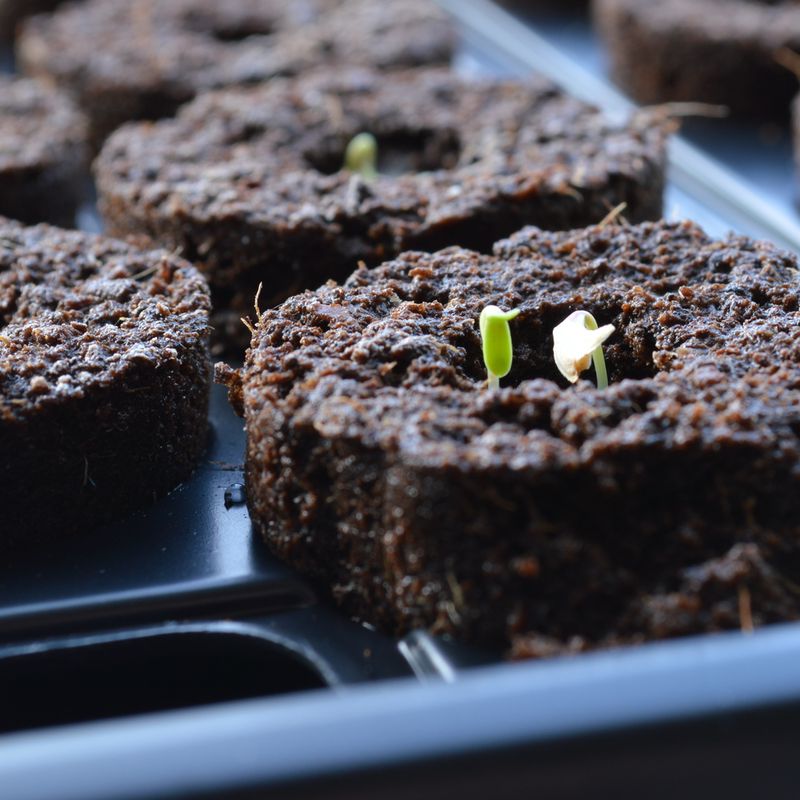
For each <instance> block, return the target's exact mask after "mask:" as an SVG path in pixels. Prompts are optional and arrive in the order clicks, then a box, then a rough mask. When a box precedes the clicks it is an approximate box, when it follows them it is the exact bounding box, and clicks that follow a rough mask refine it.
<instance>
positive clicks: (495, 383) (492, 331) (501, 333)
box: [479, 306, 519, 389]
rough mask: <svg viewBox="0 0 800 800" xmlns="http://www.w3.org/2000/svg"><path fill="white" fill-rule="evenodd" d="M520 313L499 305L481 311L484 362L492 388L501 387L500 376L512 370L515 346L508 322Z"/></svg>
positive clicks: (503, 376) (488, 382)
mask: <svg viewBox="0 0 800 800" xmlns="http://www.w3.org/2000/svg"><path fill="white" fill-rule="evenodd" d="M518 315H519V309H518V308H515V309H514V310H513V311H501V310H500V309H499V308H498V307H497V306H486V308H484V309H483V311H481V316H480V321H479V325H480V329H481V341H482V343H483V363H484V364H486V373H487V380H486V384H487V386H488V387H489V388H490V389H499V388H500V378H505V376H506V375H508V373H509V372H511V362H512V360H513V357H514V347H513V345H512V343H511V328H510V327H509V325H508V323H509V322H510V321H511V320H512V319H514V318H515V317H517V316H518Z"/></svg>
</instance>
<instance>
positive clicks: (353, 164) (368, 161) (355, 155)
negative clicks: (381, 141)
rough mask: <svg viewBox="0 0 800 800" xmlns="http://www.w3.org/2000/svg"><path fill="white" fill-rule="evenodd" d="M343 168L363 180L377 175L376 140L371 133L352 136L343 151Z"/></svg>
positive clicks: (371, 178)
mask: <svg viewBox="0 0 800 800" xmlns="http://www.w3.org/2000/svg"><path fill="white" fill-rule="evenodd" d="M344 168H345V169H346V170H348V171H349V172H353V173H355V174H356V175H360V176H361V177H362V178H364V180H368V181H369V180H373V179H375V178H377V177H378V140H377V139H376V138H375V137H374V136H373V135H372V134H371V133H359V134H357V135H356V136H354V137H353V138H352V139H351V140H350V142H349V143H348V145H347V149H346V150H345V151H344Z"/></svg>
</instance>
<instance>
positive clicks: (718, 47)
mask: <svg viewBox="0 0 800 800" xmlns="http://www.w3.org/2000/svg"><path fill="white" fill-rule="evenodd" d="M593 13H594V18H595V22H596V25H597V28H598V30H599V32H600V35H601V36H602V38H603V39H604V40H605V42H606V44H607V46H608V51H609V55H610V58H611V71H612V76H613V78H614V80H615V81H616V83H618V84H619V85H620V86H621V87H622V88H623V89H624V90H625V91H626V92H627V93H628V94H629V95H631V97H633V98H634V99H635V100H637V101H638V102H640V103H650V104H652V103H663V102H670V101H701V102H706V103H716V104H721V105H725V106H727V107H728V108H730V109H731V110H732V111H733V112H734V113H736V114H742V115H748V116H759V117H784V118H785V117H787V116H788V113H789V104H790V103H791V100H792V97H793V96H794V94H795V93H796V92H797V78H796V77H795V76H794V75H792V74H791V73H790V72H789V71H788V70H787V69H786V68H784V67H783V66H781V65H780V64H779V63H778V61H777V60H776V54H777V53H778V52H779V51H780V50H781V49H782V48H788V49H790V50H795V51H796V50H800V5H798V4H797V3H795V2H789V1H788V0H786V1H785V2H764V1H763V0H761V1H759V0H593Z"/></svg>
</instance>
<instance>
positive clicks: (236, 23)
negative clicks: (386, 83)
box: [17, 0, 455, 147]
mask: <svg viewBox="0 0 800 800" xmlns="http://www.w3.org/2000/svg"><path fill="white" fill-rule="evenodd" d="M454 45H455V36H454V29H453V26H452V24H451V22H450V21H449V19H448V18H447V17H446V16H445V14H444V12H442V11H440V10H439V9H438V8H437V6H436V5H435V4H434V3H433V2H431V0H383V2H379V3H376V2H373V0H303V2H287V1H286V0H224V2H223V1H222V0H136V2H132V0H86V2H82V3H80V4H70V5H68V6H66V7H64V8H63V9H60V10H59V11H58V12H56V13H55V14H54V15H52V16H50V17H37V18H36V19H34V20H31V21H29V23H28V24H27V25H26V26H25V28H24V30H23V32H22V34H21V36H20V38H19V41H18V43H17V51H18V58H19V61H20V64H21V66H22V69H23V71H25V72H27V73H28V74H30V75H34V76H39V77H43V78H46V79H47V80H49V81H52V82H54V83H56V84H58V85H59V86H61V87H62V88H63V89H65V90H66V91H68V92H69V93H71V94H72V95H73V96H74V98H75V99H76V100H77V102H78V104H79V105H80V106H81V107H82V108H83V109H84V110H85V112H86V114H87V116H88V117H89V119H90V122H91V134H92V142H93V144H94V145H95V146H96V147H99V145H100V144H101V143H102V141H103V140H104V139H105V138H106V136H108V134H109V133H111V131H113V130H114V129H115V128H117V127H119V126H120V125H121V124H122V123H123V122H126V121H128V120H136V119H157V118H160V117H165V116H171V115H172V114H173V113H174V112H175V110H176V109H177V108H178V106H179V105H181V104H182V103H185V102H186V101H188V100H191V99H192V98H193V97H194V96H195V94H197V92H198V91H200V90H204V89H209V88H213V87H221V86H230V85H234V84H252V83H256V82H258V81H264V80H267V79H269V78H272V77H274V76H276V75H294V74H298V73H301V72H303V71H305V70H308V69H309V68H310V67H313V66H321V65H329V67H330V68H334V69H336V68H338V67H339V66H341V65H342V64H360V65H369V66H374V67H378V68H382V69H383V68H385V69H393V68H397V67H410V66H418V65H420V64H442V63H447V62H449V61H450V58H451V56H452V53H453V49H454Z"/></svg>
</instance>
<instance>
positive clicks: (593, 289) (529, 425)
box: [219, 223, 800, 657]
mask: <svg viewBox="0 0 800 800" xmlns="http://www.w3.org/2000/svg"><path fill="white" fill-rule="evenodd" d="M797 275H798V263H797V260H796V258H795V257H794V256H793V255H790V254H788V253H786V252H783V251H780V250H778V249H777V248H775V247H774V246H773V245H771V244H767V243H764V242H755V241H752V240H750V239H747V238H730V239H726V240H722V241H716V240H713V239H711V238H709V237H708V236H706V235H705V234H704V233H703V232H702V231H701V230H700V229H698V228H697V227H695V226H693V225H692V224H690V223H656V224H643V225H639V226H635V227H615V226H608V227H593V228H589V229H587V230H580V231H574V232H568V233H545V232H542V231H539V230H537V229H533V228H529V229H526V230H524V231H522V232H520V233H518V234H516V235H515V236H514V237H512V238H511V239H509V240H507V241H505V242H501V243H499V244H498V245H497V247H496V249H495V255H493V256H481V255H478V254H476V253H474V252H470V251H467V250H462V249H458V248H451V249H448V250H444V251H442V252H439V253H435V254H433V255H429V254H423V253H405V254H403V255H402V256H401V257H399V258H398V259H397V260H395V261H392V262H389V263H387V264H384V265H382V266H381V267H379V268H377V269H374V270H365V269H362V270H359V271H358V272H356V273H355V274H354V275H353V276H352V277H351V278H350V279H349V280H348V281H347V283H346V284H345V285H344V286H337V285H334V284H329V285H327V286H324V287H322V288H320V289H318V290H317V291H315V292H305V293H303V294H300V295H298V296H296V297H293V298H291V299H289V300H287V301H286V302H285V303H284V304H283V305H281V306H280V307H278V308H277V309H274V310H270V311H266V312H264V314H263V315H262V317H261V319H260V321H259V324H258V329H257V331H256V334H255V336H254V338H253V345H252V349H251V351H250V352H249V354H248V357H247V362H246V366H245V368H244V370H243V373H242V375H241V383H240V382H239V381H238V378H237V375H236V374H234V373H232V372H231V371H230V370H227V369H226V368H220V370H219V376H220V378H221V379H223V380H225V381H226V382H228V383H229V385H230V387H231V396H232V399H233V401H234V403H235V405H237V406H238V407H239V408H240V410H241V411H243V413H244V416H245V420H246V427H247V439H248V444H247V487H248V498H249V504H250V511H251V516H252V519H253V524H254V526H255V528H256V530H257V531H258V532H259V533H260V534H261V535H262V536H263V537H264V538H265V540H266V542H267V543H268V545H269V547H270V548H271V549H272V551H273V552H275V553H276V554H277V555H278V556H280V557H281V558H282V559H284V560H286V561H287V562H288V563H290V564H292V565H294V566H295V567H297V568H298V569H300V570H302V571H303V572H304V573H306V574H308V575H310V576H312V577H313V578H314V579H316V580H317V581H318V583H319V584H320V585H322V586H325V587H327V588H328V590H329V591H330V594H331V595H332V597H333V598H335V600H336V601H337V602H338V603H340V604H341V606H342V607H343V608H344V609H345V610H346V611H347V612H348V613H350V614H351V615H353V616H354V617H356V618H358V619H362V620H365V621H368V622H370V623H372V624H374V625H378V626H380V627H381V628H383V629H385V630H388V631H392V632H405V631H408V630H410V629H413V628H428V629H430V630H432V631H434V632H436V633H441V634H450V635H453V636H455V637H457V638H459V639H462V640H465V641H469V642H476V643H480V644H483V645H492V646H498V647H504V648H510V649H512V651H513V653H514V654H515V655H516V656H520V657H522V656H543V655H551V654H556V653H566V652H576V651H579V650H584V649H590V648H595V647H607V646H613V645H619V644H626V643H635V642H641V641H645V640H650V639H660V638H665V637H672V636H678V635H684V634H690V633H698V632H708V631H718V630H724V629H737V628H739V627H745V628H748V627H750V625H751V624H752V625H755V626H760V625H763V624H766V623H770V622H775V621H778V620H788V619H796V618H797V617H798V612H800V588H798V587H799V586H800V515H799V514H798V498H799V497H800V469H798V463H800V441H798V437H800V338H798V336H797V330H798V323H800V314H799V313H798V291H799V290H798V281H797ZM488 304H496V305H499V306H500V307H502V308H504V309H511V308H519V309H520V310H521V313H520V315H519V316H518V317H517V318H516V319H515V320H514V321H513V322H512V323H511V329H512V336H513V340H514V351H515V360H514V367H513V370H512V372H511V374H510V375H509V376H508V378H507V379H505V380H504V381H503V388H502V389H501V390H499V391H491V390H487V389H486V388H485V386H486V384H485V372H484V369H483V365H482V359H481V344H480V337H479V333H478V317H479V314H480V312H481V310H482V309H483V308H484V307H485V306H486V305H488ZM577 309H584V310H587V311H589V312H591V313H593V314H594V316H595V317H596V318H597V320H598V323H600V324H607V323H612V324H614V325H615V326H616V332H615V333H614V335H613V336H612V337H611V338H610V339H609V340H608V342H607V346H606V360H607V364H608V368H609V374H610V378H611V384H610V386H609V388H607V389H605V390H598V389H596V388H594V385H593V384H592V383H590V382H589V381H580V382H579V383H578V384H577V385H575V386H568V385H566V384H565V382H564V381H563V380H562V379H560V378H559V376H558V373H557V372H556V368H555V366H554V363H553V356H552V330H553V327H554V326H555V325H556V324H558V323H559V322H561V321H562V320H563V319H564V318H565V317H566V316H567V315H568V314H570V313H571V312H572V311H575V310H577Z"/></svg>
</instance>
